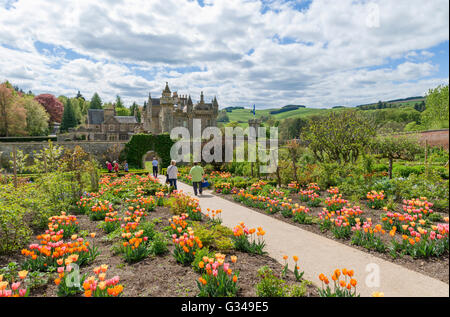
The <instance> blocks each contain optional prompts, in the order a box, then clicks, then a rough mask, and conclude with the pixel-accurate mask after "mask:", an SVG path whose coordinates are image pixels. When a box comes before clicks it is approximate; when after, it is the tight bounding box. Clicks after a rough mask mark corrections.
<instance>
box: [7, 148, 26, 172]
mask: <svg viewBox="0 0 450 317" xmlns="http://www.w3.org/2000/svg"><path fill="white" fill-rule="evenodd" d="M10 157H11V160H10V161H9V165H10V167H11V168H12V167H13V166H14V159H13V158H14V155H13V153H10ZM28 157H29V155H28V154H24V153H23V151H22V150H16V169H17V173H22V172H23V171H24V170H25V168H26V163H27V160H28Z"/></svg>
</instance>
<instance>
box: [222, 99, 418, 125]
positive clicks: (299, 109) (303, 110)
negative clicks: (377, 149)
mask: <svg viewBox="0 0 450 317" xmlns="http://www.w3.org/2000/svg"><path fill="white" fill-rule="evenodd" d="M424 100H425V97H421V96H416V97H408V98H401V99H393V100H388V101H382V102H381V103H382V105H381V106H379V105H378V104H379V102H376V103H371V104H365V105H359V106H356V107H344V106H335V107H333V108H308V107H307V106H304V105H286V106H283V107H281V108H270V109H261V110H258V109H256V115H255V117H256V118H262V119H264V118H268V117H272V118H274V119H275V120H284V119H287V118H306V117H310V116H316V115H323V114H327V113H329V112H333V111H346V110H348V109H352V108H353V109H355V108H356V109H359V110H377V109H384V108H405V107H411V108H412V107H414V105H415V104H417V103H421V102H422V101H424ZM223 110H225V111H226V112H227V116H228V118H229V121H230V122H231V121H236V122H238V123H239V124H240V125H241V126H245V125H246V124H247V122H248V120H249V119H251V118H253V117H254V116H253V112H252V109H251V108H244V107H226V108H224V109H223Z"/></svg>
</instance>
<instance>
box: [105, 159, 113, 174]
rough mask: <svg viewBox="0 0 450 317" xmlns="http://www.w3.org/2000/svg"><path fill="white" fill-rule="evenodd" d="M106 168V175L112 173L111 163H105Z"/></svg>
mask: <svg viewBox="0 0 450 317" xmlns="http://www.w3.org/2000/svg"><path fill="white" fill-rule="evenodd" d="M106 168H107V169H108V173H111V172H112V170H113V166H112V164H111V162H109V161H106Z"/></svg>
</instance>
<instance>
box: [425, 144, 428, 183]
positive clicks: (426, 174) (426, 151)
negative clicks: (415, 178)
mask: <svg viewBox="0 0 450 317" xmlns="http://www.w3.org/2000/svg"><path fill="white" fill-rule="evenodd" d="M425 177H428V140H425Z"/></svg>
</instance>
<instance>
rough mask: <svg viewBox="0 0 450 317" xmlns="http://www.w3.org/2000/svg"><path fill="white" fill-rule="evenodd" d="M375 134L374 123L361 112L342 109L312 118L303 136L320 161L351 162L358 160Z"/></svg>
mask: <svg viewBox="0 0 450 317" xmlns="http://www.w3.org/2000/svg"><path fill="white" fill-rule="evenodd" d="M374 134H375V131H374V129H373V126H372V125H371V123H370V122H369V121H368V120H366V119H364V118H363V117H362V116H361V115H360V114H359V113H358V112H356V111H340V112H331V113H330V114H329V115H328V116H326V117H323V118H320V119H318V120H310V124H309V126H308V128H307V131H306V133H305V137H304V138H305V141H307V142H308V143H309V145H308V146H309V148H310V149H311V151H312V152H313V153H314V155H315V156H316V158H317V159H318V160H319V161H321V162H324V161H326V160H331V161H334V162H338V163H341V162H345V163H348V162H354V161H356V159H357V158H358V156H359V153H360V152H361V151H362V150H364V147H365V146H366V145H367V144H369V141H370V138H371V137H372V136H374Z"/></svg>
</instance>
